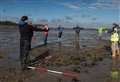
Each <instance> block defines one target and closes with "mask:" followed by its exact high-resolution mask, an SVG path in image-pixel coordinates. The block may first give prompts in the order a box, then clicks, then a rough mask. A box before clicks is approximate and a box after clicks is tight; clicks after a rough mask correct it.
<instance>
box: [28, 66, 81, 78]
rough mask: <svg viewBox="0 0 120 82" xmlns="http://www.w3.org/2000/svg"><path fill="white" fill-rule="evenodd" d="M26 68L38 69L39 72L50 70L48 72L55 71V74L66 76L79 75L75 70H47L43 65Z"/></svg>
mask: <svg viewBox="0 0 120 82" xmlns="http://www.w3.org/2000/svg"><path fill="white" fill-rule="evenodd" d="M28 68H29V69H32V70H36V71H39V72H50V73H55V74H59V75H63V76H68V77H79V73H76V72H70V71H66V72H60V71H54V70H49V69H46V68H43V67H28Z"/></svg>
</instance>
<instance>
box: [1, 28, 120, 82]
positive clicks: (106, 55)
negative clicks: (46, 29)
mask: <svg viewBox="0 0 120 82" xmlns="http://www.w3.org/2000/svg"><path fill="white" fill-rule="evenodd" d="M56 36H57V32H54V31H50V33H49V39H48V41H49V42H50V43H49V44H48V45H46V46H43V45H41V44H42V41H43V40H42V33H35V40H34V41H33V42H32V46H33V48H32V50H31V52H30V56H31V65H32V66H41V67H44V68H47V69H51V70H58V71H71V72H75V73H78V74H80V76H79V77H77V79H78V81H75V80H74V78H72V77H65V76H61V75H59V74H54V73H48V72H38V71H35V70H28V71H24V72H22V71H21V70H20V69H21V68H20V61H19V33H18V31H17V30H9V31H5V30H4V31H2V30H1V31H0V82H115V81H112V80H111V77H110V76H111V75H110V73H111V69H112V58H111V52H110V49H109V45H110V44H109V41H108V39H106V35H105V34H104V36H103V40H98V39H97V35H96V32H95V31H92V32H91V31H81V34H80V37H79V40H77V39H76V38H75V36H74V31H71V32H69V31H65V32H64V36H63V38H62V39H63V41H61V42H56V40H57V38H56ZM68 36H71V37H68ZM107 36H108V35H107ZM39 45H41V46H39ZM46 56H51V58H49V59H45V57H46ZM119 61H120V60H119V59H118V61H117V62H119ZM117 68H118V69H120V64H119V63H118V65H117ZM119 77H120V76H119ZM119 81H120V78H119ZM119 81H118V82H119Z"/></svg>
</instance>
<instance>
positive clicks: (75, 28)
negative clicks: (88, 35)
mask: <svg viewBox="0 0 120 82" xmlns="http://www.w3.org/2000/svg"><path fill="white" fill-rule="evenodd" d="M73 30H75V37H76V39H77V40H79V36H80V30H82V28H80V27H79V26H78V25H77V26H76V27H74V28H73Z"/></svg>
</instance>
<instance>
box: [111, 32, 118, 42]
mask: <svg viewBox="0 0 120 82" xmlns="http://www.w3.org/2000/svg"><path fill="white" fill-rule="evenodd" d="M110 40H111V42H118V41H119V35H118V33H117V32H114V33H112V34H111V38H110Z"/></svg>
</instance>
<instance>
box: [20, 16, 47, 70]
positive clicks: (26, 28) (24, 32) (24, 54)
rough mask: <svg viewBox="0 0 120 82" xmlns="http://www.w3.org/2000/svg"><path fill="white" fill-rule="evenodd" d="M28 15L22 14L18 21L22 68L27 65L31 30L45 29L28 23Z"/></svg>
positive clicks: (25, 67)
mask: <svg viewBox="0 0 120 82" xmlns="http://www.w3.org/2000/svg"><path fill="white" fill-rule="evenodd" d="M27 21H28V17H27V16H22V17H21V20H20V22H19V32H20V61H21V67H22V69H23V70H25V69H27V66H28V65H29V61H30V60H29V51H30V50H31V40H32V37H33V31H46V30H45V29H41V28H37V27H36V26H33V25H32V23H31V22H30V23H28V22H27Z"/></svg>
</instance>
